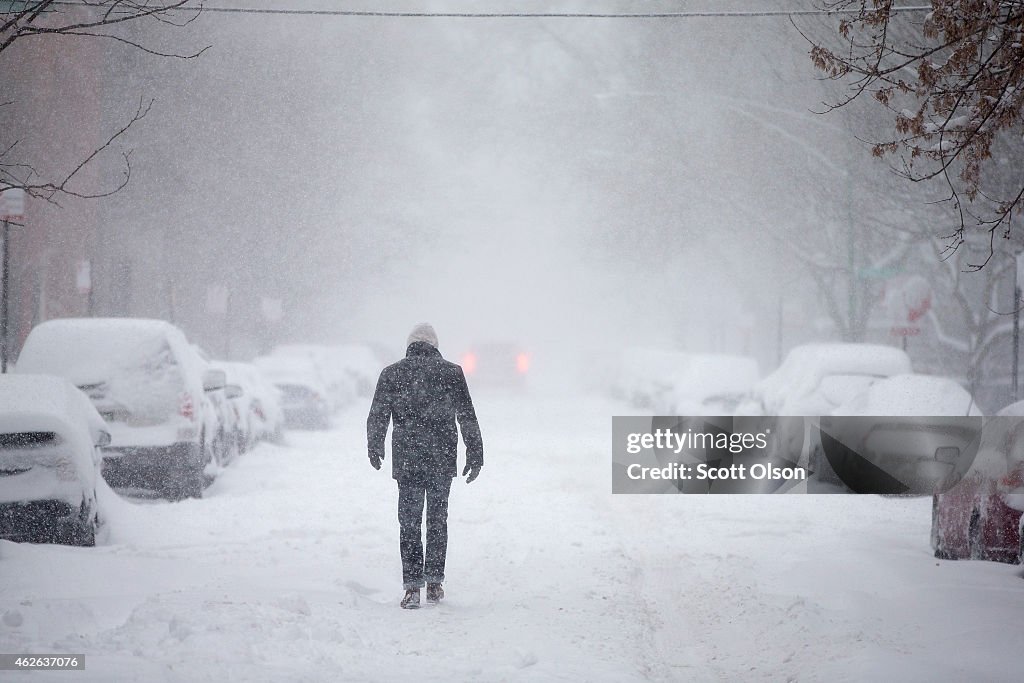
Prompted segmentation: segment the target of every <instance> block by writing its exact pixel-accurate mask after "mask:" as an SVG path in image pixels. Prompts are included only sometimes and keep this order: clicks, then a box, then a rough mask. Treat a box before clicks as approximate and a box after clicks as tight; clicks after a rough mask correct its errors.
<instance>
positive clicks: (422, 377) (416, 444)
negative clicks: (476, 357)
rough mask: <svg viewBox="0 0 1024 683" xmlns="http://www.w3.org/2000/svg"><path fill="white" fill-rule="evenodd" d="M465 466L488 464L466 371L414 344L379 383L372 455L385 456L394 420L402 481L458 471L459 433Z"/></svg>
mask: <svg viewBox="0 0 1024 683" xmlns="http://www.w3.org/2000/svg"><path fill="white" fill-rule="evenodd" d="M456 420H458V422H459V426H460V427H461V428H462V439H463V440H464V441H465V442H466V464H467V465H471V466H483V464H484V444H483V440H482V439H481V437H480V426H479V424H477V421H476V412H475V411H474V410H473V400H472V399H471V398H470V397H469V387H468V386H467V385H466V376H465V375H464V374H463V373H462V368H461V367H459V366H458V365H456V364H455V363H450V362H448V361H446V360H445V359H444V358H442V357H441V352H440V351H438V350H437V349H435V348H434V347H433V346H431V345H430V344H428V343H426V342H413V343H412V344H410V345H409V348H408V350H407V351H406V355H405V358H403V359H402V360H400V361H398V362H397V363H394V364H392V365H389V366H388V367H386V368H384V370H383V371H382V372H381V373H380V379H378V380H377V390H376V392H375V393H374V395H373V405H371V406H370V415H369V417H367V418H366V438H367V446H368V448H369V452H370V456H371V457H373V456H374V455H376V456H377V457H380V458H381V459H383V458H384V438H385V436H386V435H387V432H388V423H389V421H394V425H395V426H394V432H393V433H392V435H391V456H392V461H391V475H392V476H393V477H394V478H395V479H397V480H399V481H428V480H431V479H438V478H441V477H447V478H448V479H452V478H454V477H455V476H456V475H457V473H458V470H457V465H456V457H457V454H458V446H459V433H458V431H457V430H456V427H455V421H456Z"/></svg>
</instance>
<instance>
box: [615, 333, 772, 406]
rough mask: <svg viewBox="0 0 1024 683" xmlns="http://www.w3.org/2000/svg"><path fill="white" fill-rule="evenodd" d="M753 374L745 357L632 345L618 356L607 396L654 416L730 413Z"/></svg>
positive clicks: (754, 366)
mask: <svg viewBox="0 0 1024 683" xmlns="http://www.w3.org/2000/svg"><path fill="white" fill-rule="evenodd" d="M759 377H760V370H759V368H758V363H757V361H756V360H755V359H753V358H750V357H747V356H737V355H730V354H714V353H688V352H685V351H676V350H668V349H659V348H643V347H634V348H629V349H626V350H625V351H623V352H622V353H621V355H620V359H619V367H618V371H617V373H616V379H615V381H614V382H613V385H612V395H613V396H614V397H616V398H619V399H621V400H625V401H627V402H629V403H630V405H632V406H633V407H634V408H642V409H647V410H649V411H651V412H652V413H653V414H657V415H730V414H732V413H733V411H734V410H735V409H736V406H737V404H738V403H739V402H740V401H741V400H742V399H743V398H744V397H745V396H747V395H748V394H749V393H750V392H751V391H753V389H754V386H755V384H756V383H757V381H758V378H759Z"/></svg>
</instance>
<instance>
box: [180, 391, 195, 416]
mask: <svg viewBox="0 0 1024 683" xmlns="http://www.w3.org/2000/svg"><path fill="white" fill-rule="evenodd" d="M178 413H179V414H180V415H181V416H182V417H184V418H185V419H187V420H194V419H195V417H196V408H195V404H193V403H192V394H189V393H187V392H186V393H184V394H182V395H181V398H180V399H179V402H178Z"/></svg>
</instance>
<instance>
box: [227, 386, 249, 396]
mask: <svg viewBox="0 0 1024 683" xmlns="http://www.w3.org/2000/svg"><path fill="white" fill-rule="evenodd" d="M244 393H245V392H244V391H242V387H240V386H238V385H237V384H227V385H225V386H224V395H225V396H227V397H228V398H241V397H242V394H244Z"/></svg>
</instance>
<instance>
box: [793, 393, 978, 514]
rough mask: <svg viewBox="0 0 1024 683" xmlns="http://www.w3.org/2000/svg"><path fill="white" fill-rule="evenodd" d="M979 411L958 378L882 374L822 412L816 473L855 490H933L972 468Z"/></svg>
mask: <svg viewBox="0 0 1024 683" xmlns="http://www.w3.org/2000/svg"><path fill="white" fill-rule="evenodd" d="M981 418H982V413H981V411H980V410H979V409H978V406H977V404H976V403H975V402H974V398H973V397H972V396H971V394H970V393H969V392H968V391H967V390H966V389H964V388H963V387H961V386H960V384H958V383H957V382H956V380H954V379H952V378H949V377H937V376H932V375H896V376H893V377H888V378H886V379H880V380H878V381H877V382H874V383H873V384H871V385H870V386H869V387H867V388H866V389H864V390H863V391H862V392H860V393H859V394H857V395H856V396H854V397H853V398H851V399H850V400H848V401H846V402H845V403H843V404H842V405H841V406H839V407H838V408H836V409H835V410H833V411H832V414H831V415H829V416H822V417H820V418H819V421H818V427H819V433H818V436H819V437H820V438H819V440H818V441H817V443H819V444H820V448H816V449H815V450H814V453H813V454H812V458H811V468H812V469H813V470H814V471H815V472H817V474H818V477H817V480H818V481H822V480H823V481H826V482H829V483H835V484H839V483H841V484H842V485H844V486H846V487H847V488H849V489H850V490H853V491H854V492H857V493H882V494H912V495H931V494H933V493H935V492H937V491H944V490H947V489H949V488H950V487H952V486H953V485H954V484H956V483H957V482H959V481H960V479H961V478H962V477H963V476H964V474H966V472H967V469H968V467H970V465H971V463H972V462H973V460H974V457H975V455H976V454H977V452H978V446H979V442H980V439H981V430H982V419H981ZM809 490H810V489H809Z"/></svg>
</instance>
